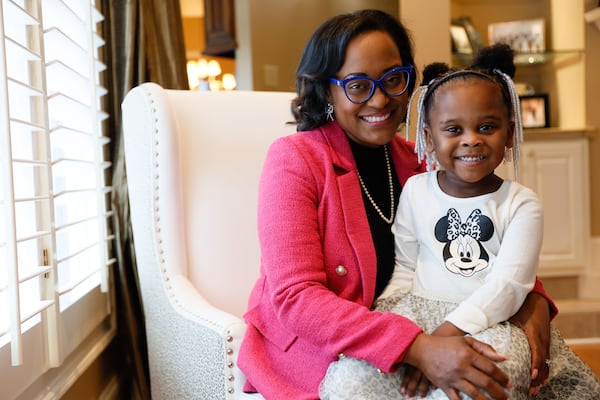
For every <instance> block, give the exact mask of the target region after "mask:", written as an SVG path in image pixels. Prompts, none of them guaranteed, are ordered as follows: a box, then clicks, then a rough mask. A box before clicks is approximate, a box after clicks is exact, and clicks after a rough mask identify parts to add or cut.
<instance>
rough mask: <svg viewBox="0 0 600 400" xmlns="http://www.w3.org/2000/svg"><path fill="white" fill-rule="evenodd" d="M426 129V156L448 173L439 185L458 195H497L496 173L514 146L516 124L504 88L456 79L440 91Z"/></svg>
mask: <svg viewBox="0 0 600 400" xmlns="http://www.w3.org/2000/svg"><path fill="white" fill-rule="evenodd" d="M433 96H434V98H433V99H432V100H433V103H432V105H431V109H430V110H429V124H428V125H427V126H426V128H425V133H426V135H427V151H429V152H433V151H435V156H436V159H437V161H438V163H439V164H440V166H441V167H442V169H443V170H444V172H442V173H440V174H439V178H438V181H439V182H440V186H441V187H442V189H443V190H444V191H445V192H446V193H448V194H450V195H453V196H457V197H468V196H476V195H480V194H485V193H490V192H492V191H495V190H497V188H498V186H499V184H500V183H501V180H500V179H499V178H498V177H496V176H495V175H494V170H495V169H496V167H498V165H500V163H502V161H503V159H504V151H505V148H506V147H508V148H510V147H512V145H513V131H514V123H513V122H512V121H511V120H510V118H509V110H508V108H507V106H506V104H505V102H504V101H503V98H502V93H501V89H500V88H499V87H498V86H497V85H496V84H494V83H492V82H488V81H485V80H483V79H480V78H476V77H467V78H466V80H465V79H461V78H458V79H455V80H453V81H450V82H447V83H445V84H443V85H442V86H441V87H439V88H438V89H437V90H436V92H435V93H434V94H433Z"/></svg>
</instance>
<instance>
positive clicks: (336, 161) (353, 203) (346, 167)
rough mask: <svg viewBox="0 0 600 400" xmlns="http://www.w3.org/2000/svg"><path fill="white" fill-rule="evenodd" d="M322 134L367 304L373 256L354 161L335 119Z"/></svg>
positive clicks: (373, 273) (371, 293)
mask: <svg viewBox="0 0 600 400" xmlns="http://www.w3.org/2000/svg"><path fill="white" fill-rule="evenodd" d="M323 134H324V137H325V140H326V141H327V142H328V144H329V148H330V149H332V152H331V157H332V162H333V168H334V169H335V170H336V171H338V174H337V182H338V188H339V191H340V201H341V207H342V213H343V216H344V223H345V225H346V232H347V234H348V239H349V241H350V243H351V245H352V247H353V248H354V249H355V253H356V257H357V259H358V265H359V268H360V272H361V276H362V287H363V304H365V305H366V306H368V307H370V306H371V304H372V302H373V300H374V299H373V297H374V296H375V284H376V280H377V257H376V255H375V246H374V245H373V240H372V237H371V228H370V227H369V221H368V220H367V215H366V211H365V206H364V202H363V198H362V193H361V190H360V186H359V184H358V175H357V171H356V162H355V161H354V156H353V155H352V150H351V148H350V144H349V143H348V140H349V139H348V137H347V136H346V134H345V133H344V131H343V130H342V129H341V128H340V126H339V125H338V124H337V123H336V122H335V121H334V122H331V123H329V124H328V125H326V126H325V127H323Z"/></svg>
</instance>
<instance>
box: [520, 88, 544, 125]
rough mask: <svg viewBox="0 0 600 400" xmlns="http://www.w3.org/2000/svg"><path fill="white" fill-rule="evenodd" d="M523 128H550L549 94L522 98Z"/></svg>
mask: <svg viewBox="0 0 600 400" xmlns="http://www.w3.org/2000/svg"><path fill="white" fill-rule="evenodd" d="M519 98H520V100H521V118H522V120H523V128H547V127H549V126H550V111H549V110H550V109H549V105H548V95H547V94H532V95H529V96H520V97H519Z"/></svg>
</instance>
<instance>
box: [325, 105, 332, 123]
mask: <svg viewBox="0 0 600 400" xmlns="http://www.w3.org/2000/svg"><path fill="white" fill-rule="evenodd" d="M325 114H327V120H328V121H333V104H331V103H327V109H326V110H325Z"/></svg>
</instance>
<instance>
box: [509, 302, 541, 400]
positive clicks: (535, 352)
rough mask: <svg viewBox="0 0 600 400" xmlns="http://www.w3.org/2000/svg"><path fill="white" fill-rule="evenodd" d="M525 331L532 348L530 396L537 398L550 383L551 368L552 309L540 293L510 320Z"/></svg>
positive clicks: (524, 304)
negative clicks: (541, 390)
mask: <svg viewBox="0 0 600 400" xmlns="http://www.w3.org/2000/svg"><path fill="white" fill-rule="evenodd" d="M509 321H510V322H511V323H512V324H514V325H516V326H518V327H519V328H521V329H523V332H525V336H527V341H528V342H529V347H530V348H531V385H530V386H529V396H535V395H536V394H537V393H538V392H539V391H540V388H541V386H542V385H544V384H546V383H547V381H548V374H549V373H550V367H549V365H547V364H546V360H547V359H548V358H549V355H550V309H549V307H548V301H546V299H545V298H544V297H543V296H541V295H540V294H538V293H535V292H531V293H529V294H528V295H527V298H526V299H525V303H523V305H522V306H521V308H520V309H519V311H518V312H517V313H516V314H515V315H514V316H513V317H512V318H511V319H510V320H509Z"/></svg>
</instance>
